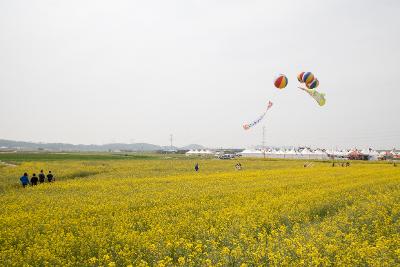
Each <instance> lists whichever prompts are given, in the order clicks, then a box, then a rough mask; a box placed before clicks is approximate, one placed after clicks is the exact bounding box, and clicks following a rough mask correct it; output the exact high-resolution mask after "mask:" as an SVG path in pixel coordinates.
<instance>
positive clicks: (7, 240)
mask: <svg viewBox="0 0 400 267" xmlns="http://www.w3.org/2000/svg"><path fill="white" fill-rule="evenodd" d="M199 163H200V172H199V173H195V172H194V171H193V170H192V169H193V165H194V161H190V160H176V159H175V160H128V161H93V162H90V161H82V162H79V161H65V162H62V161H58V162H51V163H40V162H36V163H23V164H21V165H19V166H17V167H2V168H0V181H1V182H2V187H1V191H0V216H1V220H0V230H1V235H0V265H1V266H129V265H131V266H177V265H178V266H259V265H260V266H287V265H291V266H329V265H340V266H355V265H358V266H360V265H361V266H366V265H371V266H395V265H400V204H399V203H400V168H398V167H397V168H396V167H393V166H392V165H389V164H371V163H368V164H361V163H353V164H352V166H351V167H349V168H343V167H335V168H332V167H331V165H330V164H329V163H323V162H315V163H314V164H313V165H312V167H309V168H303V162H298V161H272V160H241V163H242V165H243V167H244V169H243V170H242V171H235V170H234V164H235V163H236V162H235V161H218V160H202V161H199ZM41 168H44V169H46V170H47V169H52V170H53V172H54V173H55V175H56V177H57V180H56V182H55V183H53V184H47V183H46V184H44V185H39V186H36V187H29V188H25V189H23V188H21V187H20V186H19V185H18V178H19V177H20V176H21V174H22V173H23V172H24V171H28V172H29V173H32V172H33V171H36V172H37V171H38V170H40V169H41Z"/></svg>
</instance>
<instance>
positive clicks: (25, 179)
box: [19, 170, 55, 187]
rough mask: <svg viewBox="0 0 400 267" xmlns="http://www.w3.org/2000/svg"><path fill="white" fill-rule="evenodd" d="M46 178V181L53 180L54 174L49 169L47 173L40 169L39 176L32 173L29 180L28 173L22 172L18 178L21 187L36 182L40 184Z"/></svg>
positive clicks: (35, 183) (32, 184)
mask: <svg viewBox="0 0 400 267" xmlns="http://www.w3.org/2000/svg"><path fill="white" fill-rule="evenodd" d="M46 178H47V182H49V183H51V182H54V181H55V177H54V175H53V174H52V173H51V171H49V173H48V174H47V175H45V174H44V172H43V170H40V173H39V176H36V173H34V174H32V177H31V179H30V180H29V176H28V173H24V175H23V176H22V177H21V178H19V180H20V181H21V184H22V186H23V187H25V186H27V185H29V184H30V185H31V186H34V185H37V184H38V183H40V184H42V183H44V182H45V180H46Z"/></svg>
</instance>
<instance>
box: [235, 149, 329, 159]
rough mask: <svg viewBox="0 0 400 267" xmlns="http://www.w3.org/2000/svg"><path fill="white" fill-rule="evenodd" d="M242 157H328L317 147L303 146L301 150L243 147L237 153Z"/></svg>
mask: <svg viewBox="0 0 400 267" xmlns="http://www.w3.org/2000/svg"><path fill="white" fill-rule="evenodd" d="M239 154H240V155H241V156H242V157H258V158H261V157H265V158H278V159H279V158H283V159H328V158H329V156H328V154H327V153H326V152H324V151H322V150H320V149H317V150H314V151H312V150H310V149H308V148H305V149H303V150H301V151H298V150H295V149H290V150H280V149H272V150H252V149H245V150H243V151H242V152H240V153H239Z"/></svg>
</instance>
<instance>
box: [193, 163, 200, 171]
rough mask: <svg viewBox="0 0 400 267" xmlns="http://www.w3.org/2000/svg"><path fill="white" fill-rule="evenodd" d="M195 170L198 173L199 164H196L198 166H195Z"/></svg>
mask: <svg viewBox="0 0 400 267" xmlns="http://www.w3.org/2000/svg"><path fill="white" fill-rule="evenodd" d="M194 170H195V171H196V172H198V171H199V164H198V163H196V165H194Z"/></svg>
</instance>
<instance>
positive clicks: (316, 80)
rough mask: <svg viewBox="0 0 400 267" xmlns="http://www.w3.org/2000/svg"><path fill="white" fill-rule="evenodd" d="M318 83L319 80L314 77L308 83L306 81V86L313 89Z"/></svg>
mask: <svg viewBox="0 0 400 267" xmlns="http://www.w3.org/2000/svg"><path fill="white" fill-rule="evenodd" d="M318 85H319V81H318V79H317V78H315V79H314V80H313V81H312V82H310V83H306V86H307V88H308V89H315V88H317V87H318Z"/></svg>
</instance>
